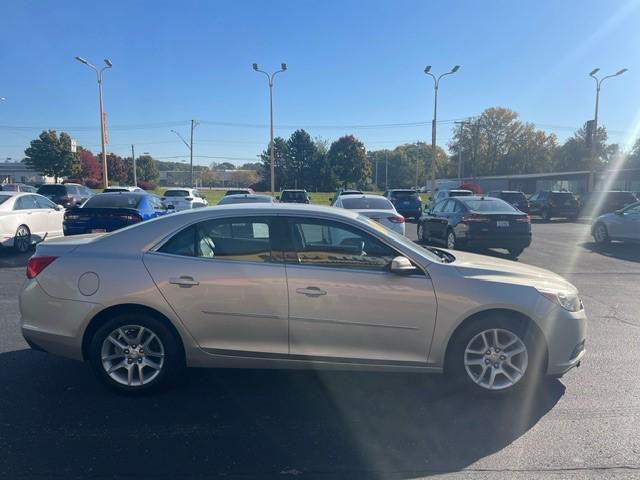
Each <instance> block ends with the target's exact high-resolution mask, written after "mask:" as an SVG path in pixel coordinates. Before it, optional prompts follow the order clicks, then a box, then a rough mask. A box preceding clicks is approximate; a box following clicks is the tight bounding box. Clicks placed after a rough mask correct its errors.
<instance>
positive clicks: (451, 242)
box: [447, 231, 456, 250]
mask: <svg viewBox="0 0 640 480" xmlns="http://www.w3.org/2000/svg"><path fill="white" fill-rule="evenodd" d="M447 248H448V249H449V250H453V249H454V248H456V234H455V233H453V232H451V231H450V232H449V233H447Z"/></svg>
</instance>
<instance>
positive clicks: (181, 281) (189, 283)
mask: <svg viewBox="0 0 640 480" xmlns="http://www.w3.org/2000/svg"><path fill="white" fill-rule="evenodd" d="M169 283H171V284H172V285H179V286H180V287H182V288H189V287H196V286H198V285H200V282H199V281H197V280H194V278H193V277H188V276H186V275H183V276H181V277H172V278H170V279H169Z"/></svg>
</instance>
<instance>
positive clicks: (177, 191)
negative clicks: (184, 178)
mask: <svg viewBox="0 0 640 480" xmlns="http://www.w3.org/2000/svg"><path fill="white" fill-rule="evenodd" d="M162 201H163V202H164V203H165V205H166V206H167V208H171V207H173V208H174V209H175V211H176V212H179V211H181V210H189V209H191V208H198V207H206V206H207V205H209V202H207V199H206V198H204V196H203V195H202V194H201V193H200V192H198V190H196V189H195V188H170V189H169V190H167V191H166V192H164V195H163V196H162Z"/></svg>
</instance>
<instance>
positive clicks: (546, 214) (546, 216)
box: [540, 208, 551, 222]
mask: <svg viewBox="0 0 640 480" xmlns="http://www.w3.org/2000/svg"><path fill="white" fill-rule="evenodd" d="M540 216H541V217H542V220H543V221H545V222H550V221H551V212H550V211H549V209H548V208H544V209H542V211H541V212H540Z"/></svg>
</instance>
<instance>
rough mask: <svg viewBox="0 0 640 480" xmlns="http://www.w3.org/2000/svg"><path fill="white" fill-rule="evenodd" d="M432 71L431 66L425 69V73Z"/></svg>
mask: <svg viewBox="0 0 640 480" xmlns="http://www.w3.org/2000/svg"><path fill="white" fill-rule="evenodd" d="M430 71H431V65H427V66H426V67H424V73H429V72H430Z"/></svg>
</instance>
